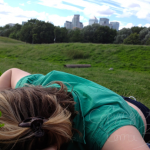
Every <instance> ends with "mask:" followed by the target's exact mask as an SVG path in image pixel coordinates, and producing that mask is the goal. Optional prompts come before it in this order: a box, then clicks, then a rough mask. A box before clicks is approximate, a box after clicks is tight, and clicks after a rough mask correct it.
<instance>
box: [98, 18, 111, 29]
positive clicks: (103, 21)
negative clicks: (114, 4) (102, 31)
mask: <svg viewBox="0 0 150 150" xmlns="http://www.w3.org/2000/svg"><path fill="white" fill-rule="evenodd" d="M99 24H100V25H101V26H108V27H109V19H107V18H100V20H99Z"/></svg>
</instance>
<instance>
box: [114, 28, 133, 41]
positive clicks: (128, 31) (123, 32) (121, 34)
mask: <svg viewBox="0 0 150 150" xmlns="http://www.w3.org/2000/svg"><path fill="white" fill-rule="evenodd" d="M131 33H132V30H131V29H127V28H123V29H121V30H119V31H118V32H117V36H116V37H115V41H114V43H115V44H121V43H123V41H124V39H126V38H127V37H128V36H129V35H130V34H131Z"/></svg>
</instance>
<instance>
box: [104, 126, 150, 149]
mask: <svg viewBox="0 0 150 150" xmlns="http://www.w3.org/2000/svg"><path fill="white" fill-rule="evenodd" d="M110 149H111V150H120V149H121V150H128V149H130V150H134V149H138V150H148V149H149V148H148V146H147V144H146V143H145V141H144V140H143V138H142V136H141V134H140V132H139V131H138V130H137V128H135V127H134V126H130V125H128V126H123V127H121V128H119V129H118V130H116V131H115V132H113V133H112V134H111V135H110V136H109V138H108V139H107V141H106V142H105V144H104V146H103V148H102V150H110Z"/></svg>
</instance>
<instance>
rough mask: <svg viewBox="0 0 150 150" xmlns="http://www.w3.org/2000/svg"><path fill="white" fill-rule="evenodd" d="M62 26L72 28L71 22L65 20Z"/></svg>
mask: <svg viewBox="0 0 150 150" xmlns="http://www.w3.org/2000/svg"><path fill="white" fill-rule="evenodd" d="M64 27H66V29H72V22H69V21H66V22H65V24H64Z"/></svg>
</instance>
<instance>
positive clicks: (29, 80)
mask: <svg viewBox="0 0 150 150" xmlns="http://www.w3.org/2000/svg"><path fill="white" fill-rule="evenodd" d="M44 77H45V76H44V75H42V74H31V75H28V76H25V77H23V78H21V79H20V80H19V81H18V82H17V84H16V86H15V88H19V87H24V86H26V85H27V84H31V85H41V80H42V79H43V78H44Z"/></svg>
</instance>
